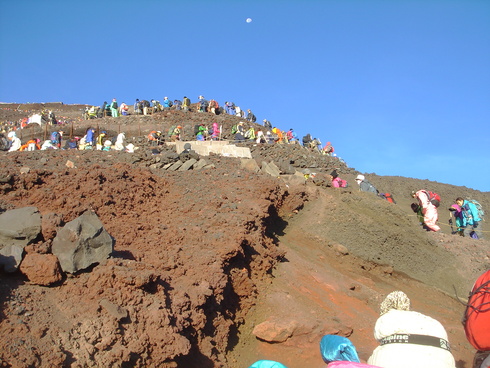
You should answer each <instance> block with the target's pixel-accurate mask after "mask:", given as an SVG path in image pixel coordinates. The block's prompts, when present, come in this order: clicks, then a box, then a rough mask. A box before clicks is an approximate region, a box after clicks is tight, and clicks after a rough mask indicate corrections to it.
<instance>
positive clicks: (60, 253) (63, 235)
mask: <svg viewBox="0 0 490 368" xmlns="http://www.w3.org/2000/svg"><path fill="white" fill-rule="evenodd" d="M113 250H114V239H113V238H112V236H111V235H110V234H109V233H108V232H107V231H106V230H105V229H104V226H103V224H102V222H101V221H100V220H99V218H98V217H97V215H96V214H95V213H93V212H91V211H87V212H85V213H84V214H83V215H81V216H80V217H78V218H76V219H75V220H73V221H70V222H69V223H67V224H66V225H65V226H64V227H63V228H62V229H61V230H59V231H58V234H57V235H56V238H54V240H53V247H52V252H53V254H54V255H56V256H57V257H58V259H59V261H60V265H61V268H62V269H63V271H64V272H68V273H75V272H77V271H80V270H83V269H86V268H88V267H90V266H92V265H93V264H96V263H100V262H102V261H104V260H105V259H107V258H108V257H109V255H110V254H111V253H112V251H113Z"/></svg>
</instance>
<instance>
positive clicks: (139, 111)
mask: <svg viewBox="0 0 490 368" xmlns="http://www.w3.org/2000/svg"><path fill="white" fill-rule="evenodd" d="M170 109H173V110H182V111H190V109H191V101H190V99H189V98H188V97H187V96H184V98H183V99H182V100H178V99H175V100H173V101H171V100H170V99H169V98H168V97H164V99H163V102H162V103H160V101H158V100H154V99H152V100H150V101H148V100H139V99H136V101H135V103H134V105H133V113H134V114H136V115H150V114H153V113H155V112H159V111H165V110H170ZM196 111H197V112H209V113H212V114H215V115H219V114H228V115H231V116H238V117H241V118H245V120H246V121H247V122H248V123H256V121H257V118H256V116H255V115H254V114H253V112H252V111H251V110H250V109H248V110H247V112H246V113H245V111H244V110H242V109H241V108H240V107H239V106H237V105H235V103H233V102H230V101H226V102H225V103H224V105H223V106H222V107H221V106H220V105H219V103H218V102H217V101H216V100H214V99H211V100H207V99H205V98H204V96H202V95H200V96H199V97H198V102H197V104H196ZM128 114H129V106H128V105H127V104H126V103H124V102H123V103H122V104H121V105H118V103H117V100H116V99H115V98H114V99H113V100H112V102H111V103H107V101H104V103H103V104H102V106H100V107H98V106H92V107H90V108H89V107H87V108H86V109H85V111H84V118H85V119H87V120H88V119H93V118H97V117H104V116H112V117H118V116H125V115H128ZM244 124H245V122H240V123H239V124H236V125H234V126H233V128H232V131H231V134H232V135H233V136H234V139H235V140H236V141H247V140H249V141H254V142H256V143H289V144H299V143H300V142H299V139H298V137H297V135H296V133H295V132H294V130H293V129H289V130H288V131H283V130H281V129H279V128H277V127H273V126H272V124H271V123H270V121H268V120H267V119H264V120H263V126H264V128H265V129H264V130H262V129H261V128H258V129H256V128H254V127H253V126H250V127H248V128H246V129H245V127H244ZM221 130H222V129H221ZM221 130H220V131H221ZM209 131H215V129H214V127H213V129H212V130H211V129H209ZM199 133H201V134H199ZM194 134H195V137H196V139H197V140H202V139H204V140H205V139H208V137H210V138H209V139H213V140H214V139H220V138H218V137H219V134H218V135H216V134H214V135H213V133H210V134H206V133H205V132H204V131H201V132H200V131H199V130H198V131H195V132H194ZM172 135H173V134H170V135H169V136H172ZM302 143H303V146H304V147H306V148H308V149H310V150H313V151H318V152H320V153H323V154H326V155H330V156H333V155H335V154H334V152H335V149H334V147H333V146H332V144H331V143H330V142H327V144H326V145H325V146H324V147H322V143H321V141H320V140H319V139H318V138H313V137H312V136H311V134H309V133H308V134H306V135H305V136H303V138H302Z"/></svg>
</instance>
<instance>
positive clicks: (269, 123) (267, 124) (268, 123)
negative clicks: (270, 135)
mask: <svg viewBox="0 0 490 368" xmlns="http://www.w3.org/2000/svg"><path fill="white" fill-rule="evenodd" d="M262 122H263V123H264V128H265V129H266V130H272V124H271V122H270V121H269V120H267V119H264V120H262Z"/></svg>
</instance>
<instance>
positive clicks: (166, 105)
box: [163, 97, 173, 110]
mask: <svg viewBox="0 0 490 368" xmlns="http://www.w3.org/2000/svg"><path fill="white" fill-rule="evenodd" d="M172 106H173V104H172V101H170V100H169V99H168V97H164V98H163V110H170V108H171V107H172Z"/></svg>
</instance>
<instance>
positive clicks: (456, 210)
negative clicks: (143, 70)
mask: <svg viewBox="0 0 490 368" xmlns="http://www.w3.org/2000/svg"><path fill="white" fill-rule="evenodd" d="M168 110H177V111H179V110H180V111H183V112H189V111H196V112H199V113H210V114H214V115H220V114H227V115H231V116H238V117H240V118H243V121H240V122H239V123H237V124H234V125H233V126H232V127H231V131H230V132H226V133H229V134H227V137H230V136H231V137H232V138H233V140H234V141H235V142H252V143H254V144H297V145H300V146H301V145H302V146H303V147H304V148H306V149H308V150H311V151H315V152H319V153H321V154H324V155H328V156H334V157H337V158H338V159H339V160H340V161H342V162H343V160H342V158H340V157H338V156H337V155H336V153H335V148H334V147H333V145H332V144H331V142H327V144H326V145H325V146H323V147H322V143H321V142H320V140H319V139H317V138H313V137H312V136H311V135H310V134H306V135H305V136H303V137H302V139H301V142H300V140H299V138H298V136H297V134H296V132H294V129H292V128H291V129H289V130H287V131H284V130H281V129H280V128H278V127H277V126H273V125H272V124H271V123H270V121H268V120H267V119H263V121H262V123H263V124H262V125H261V124H257V123H256V121H257V118H256V116H255V115H254V114H253V112H252V111H251V110H250V109H247V110H246V112H245V111H244V110H243V109H241V108H240V107H239V106H237V105H235V104H234V103H233V102H230V101H226V102H225V103H224V104H223V105H222V106H220V104H219V103H218V102H217V101H216V100H214V99H211V100H207V99H205V98H204V96H202V95H200V96H199V97H198V101H197V102H196V103H194V104H192V103H191V100H190V99H189V98H188V97H187V96H184V97H183V98H182V100H178V99H174V100H171V99H169V98H168V97H164V99H163V101H162V102H160V101H157V100H154V99H152V100H150V101H148V100H144V99H143V100H139V99H136V100H135V102H134V104H133V105H132V111H131V109H130V108H129V106H128V104H126V103H125V102H122V103H121V104H119V103H118V102H117V99H116V98H113V99H112V101H111V102H110V103H108V102H107V101H104V102H103V104H102V105H101V106H91V107H86V109H85V111H84V118H85V119H88V120H90V119H95V118H102V117H106V116H110V117H115V118H116V117H119V116H126V115H129V114H135V115H151V114H154V113H157V112H161V111H168ZM41 116H43V117H44V119H45V122H46V123H47V124H49V125H51V126H55V125H57V120H56V117H55V115H54V113H53V112H52V111H51V110H50V111H47V110H46V111H45V110H43V112H42V114H41ZM26 121H28V119H22V121H21V122H20V123H21V124H11V125H10V126H9V125H8V124H3V126H2V134H1V135H0V149H2V150H8V151H10V152H12V151H33V150H46V149H78V150H86V149H96V150H101V151H110V150H116V151H126V152H130V153H131V152H134V151H135V150H136V149H138V147H135V146H134V144H133V143H128V142H126V135H125V133H124V132H121V133H119V134H117V135H116V136H113V137H110V136H108V133H107V131H105V130H101V131H100V132H98V131H96V130H95V129H94V128H92V127H90V128H88V129H87V130H86V132H85V135H83V136H82V137H77V136H70V137H68V138H66V139H65V138H64V131H63V129H56V128H55V129H54V130H53V131H52V132H51V133H50V137H49V139H45V140H44V141H43V142H41V141H40V139H38V138H32V139H29V140H28V141H26V142H21V140H20V138H19V137H18V136H17V133H16V132H17V130H18V128H22V127H25V124H26ZM183 129H184V128H183V124H181V125H174V126H171V127H170V128H169V129H168V131H167V132H162V131H158V130H153V131H151V132H150V133H149V134H148V136H147V140H148V143H149V145H150V146H158V145H163V144H165V142H168V141H173V142H175V141H178V140H183V139H184V138H187V139H188V138H189V136H190V137H191V138H192V139H193V140H197V141H205V140H222V139H223V138H222V137H223V133H224V132H223V127H222V126H220V125H219V124H218V123H217V122H214V123H213V124H212V125H211V126H207V125H206V124H204V123H201V124H196V125H195V126H194V127H193V132H192V133H190V134H189V132H187V133H188V134H186V136H185V137H184V136H183V133H184V132H183ZM5 134H6V136H5ZM313 176H314V173H311V172H309V170H306V172H305V178H306V179H308V178H312V177H313ZM330 180H331V186H332V187H335V188H345V187H347V186H348V183H347V181H346V180H343V179H342V178H340V177H339V175H338V173H337V171H336V170H333V171H332V172H331V173H330ZM355 181H356V183H357V184H358V188H359V191H362V192H369V193H373V194H375V195H376V196H378V197H379V198H383V199H386V200H388V201H389V202H391V203H396V202H395V199H394V198H393V196H392V195H391V194H390V193H381V192H379V191H378V189H376V187H375V186H374V185H373V184H371V183H370V182H369V181H368V180H367V179H366V178H365V176H364V175H361V174H360V175H358V176H357V177H356V179H355ZM412 197H413V198H414V199H416V200H417V203H412V210H413V211H414V212H415V213H416V215H417V216H418V218H419V222H420V224H421V225H422V227H423V228H424V229H426V230H427V231H439V230H440V227H439V225H437V221H438V207H439V205H440V200H441V199H440V197H439V195H438V194H437V193H434V192H431V191H429V190H426V189H421V190H418V191H413V192H412ZM454 202H455V203H454V204H452V205H451V206H450V208H449V213H450V220H449V223H450V225H451V228H452V233H453V234H459V235H461V236H466V237H472V238H475V239H480V238H483V234H482V231H481V221H482V220H483V215H484V211H483V208H482V206H481V205H480V203H478V202H477V201H476V200H473V199H463V198H457V199H456V200H455V201H454ZM453 226H455V229H454V228H453Z"/></svg>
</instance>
